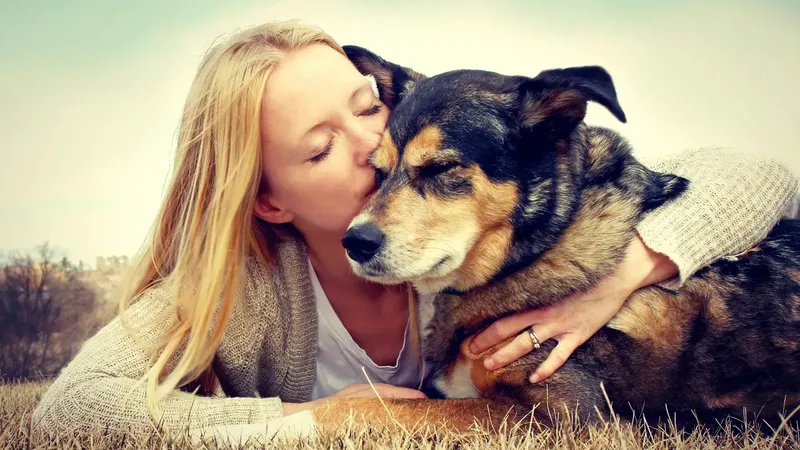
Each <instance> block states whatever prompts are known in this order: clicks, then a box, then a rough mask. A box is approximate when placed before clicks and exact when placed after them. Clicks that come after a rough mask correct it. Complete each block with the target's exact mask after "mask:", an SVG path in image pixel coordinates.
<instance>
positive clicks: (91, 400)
mask: <svg viewBox="0 0 800 450" xmlns="http://www.w3.org/2000/svg"><path fill="white" fill-rule="evenodd" d="M169 305H170V302H169V299H168V297H167V296H166V295H165V294H163V293H160V292H159V291H158V290H155V289H151V290H150V291H148V292H147V293H145V295H144V296H143V297H142V298H141V299H140V300H139V301H138V302H136V303H134V304H133V305H132V306H131V307H130V309H128V311H126V313H125V322H126V325H129V326H130V327H131V328H132V329H136V330H138V331H137V332H136V333H135V334H136V336H137V339H136V340H134V339H133V337H132V336H131V334H129V333H128V332H127V331H126V328H123V327H122V324H121V323H120V318H119V317H117V318H116V319H114V320H113V321H111V322H110V323H109V324H108V325H106V326H105V327H104V328H102V329H101V330H100V331H99V332H98V333H97V334H96V335H95V336H93V337H92V338H90V339H89V340H88V341H87V342H86V343H85V344H84V345H83V346H82V347H81V350H80V351H79V352H78V354H77V355H76V357H75V358H74V359H73V360H72V361H71V362H70V363H69V364H68V365H67V366H66V367H65V368H64V369H63V370H62V371H61V373H60V374H59V376H58V377H57V378H56V380H55V381H54V382H53V384H52V385H51V386H50V387H49V388H48V390H47V391H46V392H45V394H44V395H43V397H42V399H41V400H40V402H39V404H38V405H37V407H36V409H35V410H34V413H33V418H32V424H33V426H34V427H36V428H37V431H38V430H41V431H44V432H48V431H51V430H63V429H64V428H66V429H68V430H79V431H90V430H93V429H95V430H96V429H97V428H96V427H98V426H99V427H101V429H109V430H112V431H139V432H141V431H148V430H153V429H155V423H154V421H153V420H152V419H151V416H150V414H149V412H148V410H147V406H146V401H145V386H144V384H143V383H141V382H139V380H140V379H141V377H142V376H143V375H144V373H145V372H146V370H147V368H148V365H147V363H148V358H147V355H146V353H145V352H144V351H143V349H142V347H140V346H139V345H137V341H139V340H140V341H141V342H142V343H143V344H146V345H148V344H152V343H153V342H155V340H156V339H157V337H158V336H159V334H160V332H162V331H163V330H165V329H167V328H168V327H169V326H170V325H171V324H172V323H174V314H172V313H171V312H170V311H171V309H170V308H169ZM172 363H174V360H173V362H172ZM159 407H160V410H161V412H162V414H163V419H162V422H161V425H163V426H164V427H165V428H169V429H171V430H175V431H178V432H184V431H189V432H190V433H197V432H199V431H198V430H202V429H205V428H207V427H209V426H217V425H238V424H248V423H265V422H266V421H267V420H268V419H271V418H277V417H281V416H283V408H282V405H281V401H280V399H278V398H219V397H201V396H197V395H193V394H190V393H186V392H182V391H174V392H173V393H172V394H170V395H169V396H167V398H165V399H163V400H162V401H161V402H160V404H159Z"/></svg>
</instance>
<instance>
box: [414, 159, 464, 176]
mask: <svg viewBox="0 0 800 450" xmlns="http://www.w3.org/2000/svg"><path fill="white" fill-rule="evenodd" d="M457 167H459V164H458V163H457V162H455V161H450V162H442V163H438V164H431V165H427V166H424V167H422V168H421V169H420V175H421V176H422V177H424V178H433V177H436V176H438V175H441V174H443V173H446V172H449V171H451V170H453V169H455V168H457Z"/></svg>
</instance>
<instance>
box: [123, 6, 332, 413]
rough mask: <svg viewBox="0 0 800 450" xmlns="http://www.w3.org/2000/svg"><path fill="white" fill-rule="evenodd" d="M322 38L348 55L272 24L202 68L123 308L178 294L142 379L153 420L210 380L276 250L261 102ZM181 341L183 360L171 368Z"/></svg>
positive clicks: (312, 33)
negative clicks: (178, 392)
mask: <svg viewBox="0 0 800 450" xmlns="http://www.w3.org/2000/svg"><path fill="white" fill-rule="evenodd" d="M315 43H320V44H325V45H328V46H330V47H332V48H334V49H335V50H337V51H339V52H341V53H342V54H344V51H343V50H342V48H341V47H340V46H339V44H337V43H336V42H335V41H334V40H333V38H331V37H330V36H329V35H328V34H326V33H325V32H323V31H322V30H320V29H318V28H315V27H311V26H307V25H303V24H300V23H298V22H294V21H290V22H270V23H266V24H264V25H260V26H256V27H252V28H249V29H246V30H243V31H240V32H238V33H236V34H234V35H232V36H231V37H229V38H228V39H227V40H225V41H224V42H221V43H219V44H216V45H214V46H213V47H212V48H211V49H210V50H209V52H208V53H207V54H206V55H205V57H204V59H203V61H202V62H201V64H200V66H199V68H198V71H197V74H196V76H195V78H194V81H193V83H192V85H191V89H190V91H189V94H188V97H187V100H186V103H185V105H184V109H183V114H182V117H181V121H180V130H179V133H178V141H177V150H176V155H175V162H174V172H173V174H172V178H171V181H170V184H169V187H168V190H167V193H166V196H165V198H164V200H163V203H162V206H161V209H160V211H159V213H158V216H157V218H156V220H155V223H154V225H153V228H152V230H151V232H150V235H149V236H148V239H147V240H146V241H145V244H144V245H143V247H142V250H141V252H140V254H139V255H138V257H137V258H136V262H135V263H134V266H133V268H132V270H131V271H130V273H129V277H128V279H127V282H126V283H125V284H124V285H123V286H122V292H121V294H122V297H121V301H120V311H121V312H124V311H125V310H126V309H127V308H128V307H129V306H130V305H131V304H133V303H134V302H135V301H136V299H137V298H139V297H140V296H141V294H142V293H144V292H145V291H146V290H147V289H148V288H151V287H153V286H156V285H159V286H161V287H163V288H164V289H166V290H167V291H168V292H169V293H170V295H171V296H172V298H173V299H174V304H173V307H174V312H175V313H176V315H177V317H178V319H177V322H176V324H175V325H174V326H173V327H171V328H170V329H169V330H167V332H166V333H165V334H164V335H163V337H162V338H161V340H160V341H159V343H158V345H157V346H156V349H155V350H156V351H155V352H154V353H153V359H152V360H151V363H152V367H151V368H150V370H149V371H148V372H147V373H146V374H145V376H144V379H143V381H145V382H146V384H147V402H148V409H149V410H150V412H151V414H152V415H153V417H154V418H156V419H157V418H158V416H159V414H160V413H159V409H158V406H157V404H158V402H159V400H160V399H162V398H163V397H164V396H166V395H167V394H168V393H169V392H171V391H172V390H174V389H176V388H180V387H183V386H185V385H186V384H187V383H189V382H196V381H197V380H209V379H210V378H209V377H208V376H207V375H208V374H209V372H210V366H211V361H212V359H213V357H214V354H215V353H216V351H217V348H218V346H219V343H220V341H221V339H222V335H223V332H224V330H225V327H226V325H227V322H228V318H229V315H230V313H231V310H232V307H233V302H234V300H235V298H236V295H237V292H238V291H239V287H240V283H242V282H243V281H244V280H243V279H242V278H243V277H242V273H243V266H244V264H245V262H246V259H247V258H248V257H251V256H252V257H257V258H260V259H261V260H262V261H265V262H266V261H270V259H271V256H273V255H274V247H273V245H274V244H275V239H277V238H278V235H277V234H276V232H275V230H274V228H273V227H272V226H270V225H268V224H266V223H265V222H263V221H261V220H260V219H258V218H257V217H255V216H254V215H253V206H254V203H255V200H256V197H257V196H258V195H259V193H260V192H261V189H262V188H263V186H264V184H265V183H262V179H261V173H262V172H261V164H262V158H261V143H260V131H259V129H260V127H259V123H260V122H259V116H260V112H261V102H262V97H263V93H264V89H265V86H266V83H267V79H268V77H269V75H270V73H271V72H272V70H273V68H274V67H275V66H276V65H277V64H278V63H279V62H280V61H281V60H282V58H283V57H284V56H285V55H286V54H287V53H288V52H291V51H292V50H294V49H298V48H302V47H304V46H307V45H310V44H315ZM215 316H216V317H217V320H214V318H215ZM182 346H185V347H183V350H182V353H181V354H180V358H179V359H178V360H177V362H176V364H174V368H172V370H168V367H167V364H168V363H169V361H170V359H171V358H174V357H175V355H176V353H177V352H178V351H179V349H181V348H182ZM208 390H210V389H208Z"/></svg>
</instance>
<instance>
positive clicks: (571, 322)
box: [470, 234, 678, 383]
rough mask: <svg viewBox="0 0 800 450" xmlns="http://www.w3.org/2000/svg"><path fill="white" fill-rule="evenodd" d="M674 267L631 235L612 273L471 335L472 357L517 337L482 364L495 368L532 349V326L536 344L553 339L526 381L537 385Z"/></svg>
mask: <svg viewBox="0 0 800 450" xmlns="http://www.w3.org/2000/svg"><path fill="white" fill-rule="evenodd" d="M677 273H678V267H677V266H676V265H675V264H674V263H673V262H672V261H670V259H669V258H667V257H666V256H664V255H662V254H660V253H656V252H654V251H652V250H650V249H649V248H648V247H647V246H645V245H644V242H643V241H642V239H641V238H640V237H639V235H638V234H637V235H636V238H634V239H633V241H632V242H631V244H630V245H629V246H628V249H627V252H626V255H625V258H624V259H623V261H622V263H621V264H620V265H619V267H618V268H617V270H616V271H615V272H614V273H613V274H612V275H610V276H609V277H607V278H606V279H604V280H602V281H601V282H600V283H598V284H597V285H596V286H595V287H594V288H592V289H591V290H590V291H588V292H579V293H576V294H573V295H571V296H569V297H567V298H565V299H564V300H563V301H561V302H558V303H556V304H554V305H552V306H548V307H546V308H541V309H535V310H531V311H527V312H523V313H518V314H515V315H512V316H508V317H504V318H502V319H500V320H498V321H496V322H495V323H493V324H492V325H491V326H489V327H488V328H486V329H485V330H483V331H482V332H481V333H479V334H478V335H476V336H475V338H474V339H473V341H472V343H471V344H470V350H471V351H472V352H473V353H480V352H483V351H484V350H486V349H488V348H490V347H492V346H494V345H497V344H499V343H500V342H502V341H504V340H506V339H508V338H509V337H511V336H513V335H515V334H518V333H519V335H518V336H517V337H516V338H515V339H514V340H513V341H511V342H509V343H508V344H506V345H505V346H504V347H502V348H500V349H499V350H498V351H497V352H495V353H494V354H493V355H492V356H490V357H488V358H486V360H485V361H484V366H485V367H486V368H487V369H489V370H494V369H498V368H500V367H503V366H505V365H507V364H509V363H512V362H514V361H516V360H517V359H519V358H521V357H522V356H524V355H526V354H527V353H528V352H530V351H532V350H533V349H534V348H533V342H532V339H531V337H530V335H529V334H528V333H527V332H523V333H520V331H525V330H526V329H527V328H528V327H531V326H532V327H533V329H534V331H535V332H536V335H537V337H538V338H539V342H544V341H546V340H548V339H555V340H557V341H558V345H556V346H555V348H553V351H552V352H550V355H548V357H547V359H546V360H545V361H544V362H543V363H542V364H541V365H540V366H539V368H538V369H537V370H536V371H535V372H534V373H533V374H532V375H531V377H530V381H531V383H536V382H539V381H542V380H544V379H546V378H547V377H549V376H550V375H552V374H553V373H554V372H555V371H556V370H558V368H559V367H561V366H562V365H563V364H564V363H565V362H566V361H567V358H569V357H570V355H572V352H573V351H575V349H576V348H578V347H579V346H580V345H582V344H583V343H584V342H586V341H587V340H588V339H589V338H590V337H591V336H592V335H593V334H594V333H596V332H597V330H599V329H600V328H602V327H603V326H604V325H606V324H607V323H608V322H609V320H611V318H612V317H614V315H615V314H616V313H617V312H618V311H619V309H620V308H621V307H622V305H623V303H625V300H626V299H627V298H628V296H630V295H631V294H632V293H633V292H634V291H635V290H637V289H639V288H641V287H644V286H649V285H651V284H654V283H659V282H661V281H664V280H667V279H670V278H672V277H674V276H675V275H676V274H677Z"/></svg>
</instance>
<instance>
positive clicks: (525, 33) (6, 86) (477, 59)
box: [0, 0, 800, 264]
mask: <svg viewBox="0 0 800 450" xmlns="http://www.w3.org/2000/svg"><path fill="white" fill-rule="evenodd" d="M334 3H335V5H334ZM401 3H402V4H401ZM426 3H427V2H418V1H405V2H398V1H387V2H381V1H369V2H367V1H345V2H338V1H337V2H321V1H319V2H297V1H294V2H290V1H285V2H271V1H265V0H260V1H245V0H242V1H227V2H224V4H223V2H220V1H211V0H202V1H192V2H189V1H168V0H165V1H153V0H139V1H137V2H122V1H110V0H92V1H89V0H83V1H80V2H78V1H72V2H52V1H41V0H38V1H26V2H22V1H19V2H12V1H4V2H2V4H0V39H2V42H3V45H2V47H0V104H1V105H2V109H0V132H2V134H0V136H2V161H1V162H0V192H2V193H3V195H2V197H0V251H9V250H14V249H21V250H27V249H30V248H32V247H33V246H35V245H38V244H40V243H42V242H43V241H45V240H49V241H50V243H51V244H52V245H54V246H56V247H57V248H58V249H60V250H62V251H64V252H65V253H66V254H67V255H68V256H69V257H70V258H73V259H76V260H77V259H81V260H84V261H85V262H87V263H89V264H94V261H95V257H96V256H98V255H103V256H109V255H133V254H134V253H135V252H136V251H137V250H138V248H139V246H140V245H141V243H142V240H143V239H144V237H145V235H146V233H147V231H148V229H149V227H150V226H151V224H152V222H153V220H154V218H155V214H156V212H157V209H158V206H159V202H160V199H161V196H162V193H163V189H164V187H165V183H166V180H167V177H168V173H169V170H170V164H171V161H172V156H173V152H174V147H173V144H174V134H175V131H176V127H177V123H178V117H179V115H180V110H181V107H182V105H183V102H184V100H185V95H186V92H187V90H188V88H189V84H190V82H191V79H192V77H193V75H194V71H195V68H196V66H197V64H198V63H199V61H200V58H201V57H202V55H203V53H204V52H205V51H206V49H207V48H208V46H209V45H210V44H211V43H212V42H213V41H214V40H215V39H216V38H218V37H219V36H222V35H225V34H227V33H230V32H232V31H235V30H236V29H237V28H239V27H245V26H248V25H252V24H256V23H259V22H265V21H270V20H279V19H301V20H303V21H305V22H308V23H311V24H315V25H318V26H320V27H322V28H323V29H325V30H326V31H327V32H328V33H330V34H331V35H332V36H333V37H334V38H335V39H337V40H338V41H339V42H340V43H341V44H357V45H361V46H364V47H367V48H370V49H372V50H374V51H376V52H377V53H379V54H381V55H382V56H384V57H386V58H387V59H389V60H392V61H395V62H398V63H400V64H403V65H406V66H411V67H413V68H415V69H417V70H418V71H420V72H423V73H426V74H429V75H432V74H435V73H439V72H442V71H446V70H451V69H460V68H479V69H487V70H492V71H496V72H501V73H506V74H521V75H530V76H535V75H536V74H537V73H538V72H539V71H541V70H544V69H549V68H555V67H566V66H577V65H587V64H598V65H602V66H604V67H605V68H606V69H607V70H608V71H609V72H610V73H611V75H612V77H613V78H614V82H615V85H616V88H617V93H618V96H619V99H620V102H621V104H622V106H623V108H624V110H625V112H626V114H627V116H628V123H627V124H620V123H618V122H616V121H615V119H613V117H612V116H611V115H610V114H609V113H608V112H606V111H605V110H604V109H602V107H600V106H597V105H594V104H592V105H590V108H589V114H588V116H587V122H589V123H592V124H598V125H604V126H609V127H612V128H614V129H616V130H618V131H620V132H622V133H623V134H624V135H625V136H626V137H627V138H628V139H629V140H630V141H631V143H632V144H633V146H634V148H635V149H636V150H635V151H636V154H640V155H647V156H651V155H665V154H669V153H672V152H675V151H679V150H682V149H686V148H691V147H699V146H731V147H733V148H735V149H738V150H740V151H746V152H753V153H756V154H759V155H763V156H764V157H770V158H777V159H779V160H781V161H783V162H785V163H786V164H787V165H788V166H789V167H790V168H791V169H792V170H793V171H794V172H795V173H796V174H798V176H800V126H798V122H800V89H799V88H798V84H797V83H798V80H800V63H798V55H800V1H797V0H793V1H771V2H756V1H736V0H734V1H725V2H697V3H703V5H702V6H700V5H691V4H690V3H691V2H682V1H673V2H643V1H617V2H600V1H591V0H584V1H559V2H554V1H551V0H548V1H527V2H526V1H519V2H503V1H497V2H494V3H493V4H492V5H491V6H490V5H489V3H488V2H485V1H482V2H476V1H459V2H440V3H439V4H438V5H436V6H431V5H429V4H426ZM189 5H191V6H189Z"/></svg>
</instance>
